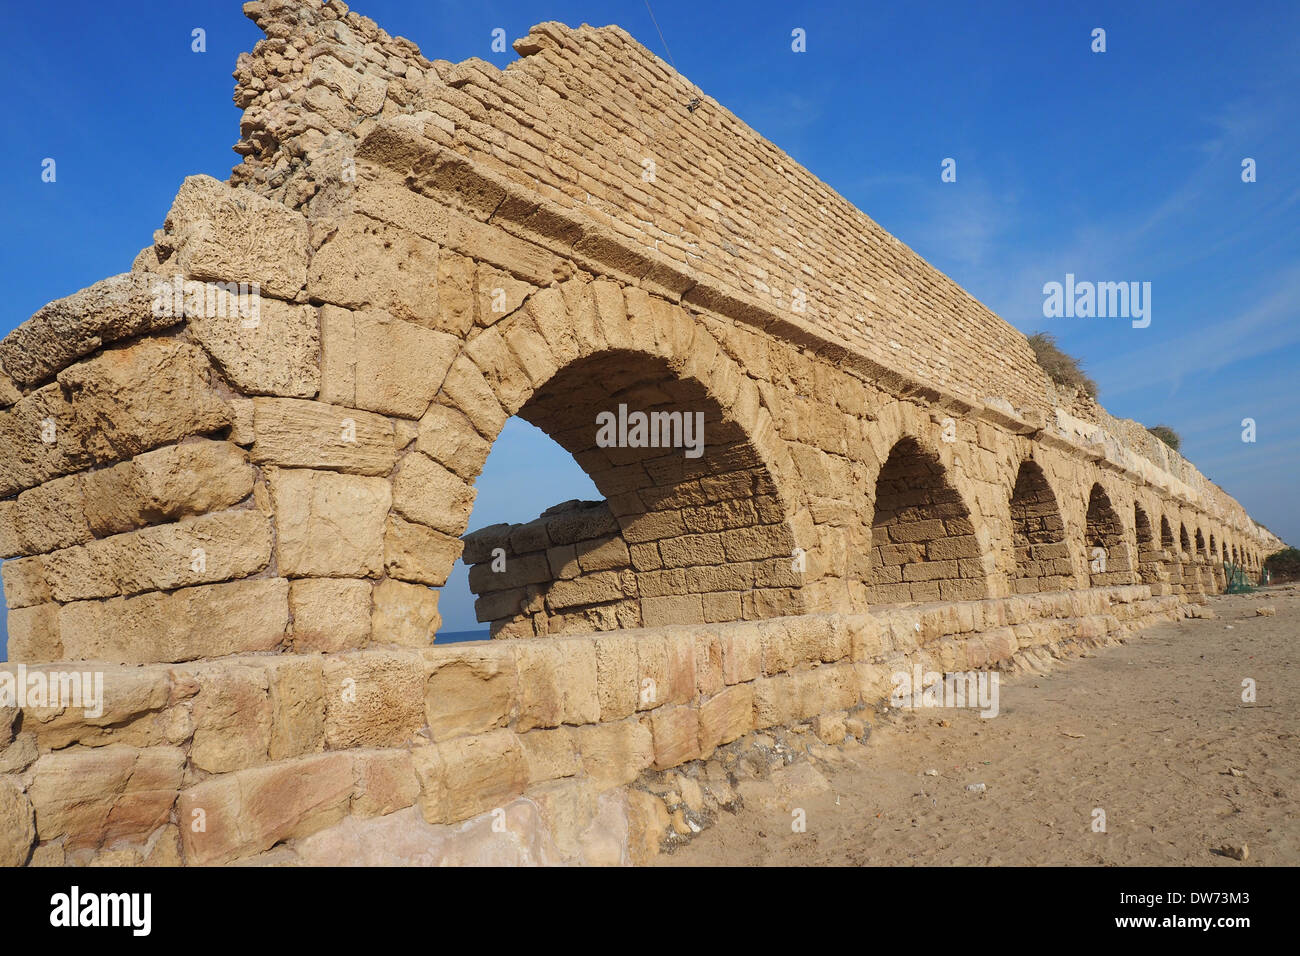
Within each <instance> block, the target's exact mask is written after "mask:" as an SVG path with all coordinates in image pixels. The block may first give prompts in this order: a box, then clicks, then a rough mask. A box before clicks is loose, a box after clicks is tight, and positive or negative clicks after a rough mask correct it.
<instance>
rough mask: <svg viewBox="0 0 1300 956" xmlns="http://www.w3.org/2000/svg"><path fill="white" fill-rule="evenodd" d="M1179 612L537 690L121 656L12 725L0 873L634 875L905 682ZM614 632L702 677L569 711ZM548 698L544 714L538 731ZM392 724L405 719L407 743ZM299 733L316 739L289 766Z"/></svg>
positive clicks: (470, 671)
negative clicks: (81, 707) (493, 871)
mask: <svg viewBox="0 0 1300 956" xmlns="http://www.w3.org/2000/svg"><path fill="white" fill-rule="evenodd" d="M1185 600H1186V599H1185V598H1181V597H1178V596H1175V595H1161V596H1152V595H1151V592H1150V588H1148V587H1146V586H1142V585H1134V586H1127V587H1119V588H1094V589H1089V590H1083V591H1062V592H1052V593H1045V594H1038V595H1029V596H1019V597H1008V598H993V599H987V600H982V601H968V602H960V603H956V604H932V605H913V606H909V607H899V608H879V609H875V610H873V611H871V612H870V613H868V614H861V615H808V616H804V617H795V618H782V619H775V620H773V621H761V622H747V623H743V624H728V625H724V626H713V627H704V628H690V627H673V628H658V629H643V630H637V631H624V632H612V633H610V634H606V635H597V636H593V637H579V638H555V639H552V640H548V641H546V642H545V644H546V645H547V647H548V648H554V649H555V650H554V651H544V652H543V653H547V654H550V653H554V654H556V655H559V656H558V658H557V661H556V662H555V663H557V664H563V665H564V666H563V667H559V668H556V669H552V670H551V671H550V672H548V673H549V677H548V676H547V674H545V673H540V672H539V671H538V668H537V665H536V662H535V661H533V662H532V663H527V662H529V661H531V660H532V659H531V658H530V657H529V656H528V655H529V654H532V653H535V651H532V650H528V651H526V652H523V657H521V658H520V663H519V664H518V666H519V667H522V668H523V670H520V671H517V672H513V673H517V675H518V676H517V679H518V681H519V682H520V683H519V684H518V685H517V686H515V687H513V688H505V687H498V686H496V685H495V684H494V681H497V680H499V679H500V678H499V676H494V675H500V674H501V673H504V672H505V670H506V668H505V666H504V664H503V661H505V660H506V657H502V656H501V655H503V654H505V655H507V657H508V655H509V654H510V653H511V648H512V647H514V645H516V644H519V645H530V646H531V647H534V648H535V647H537V645H536V644H534V643H533V642H531V641H519V642H515V641H499V640H498V641H492V642H487V643H488V646H487V647H485V646H484V644H482V643H480V644H475V645H462V646H452V647H448V648H445V649H436V653H435V651H433V650H428V651H420V652H416V651H405V650H401V649H391V650H387V651H385V650H374V651H369V652H367V653H366V654H365V655H363V656H362V657H361V658H357V657H356V656H355V655H353V656H349V655H315V656H311V655H265V656H261V657H248V656H243V657H239V658H231V659H226V660H218V661H207V662H202V663H200V664H196V665H192V666H191V669H190V670H182V669H180V668H178V667H176V666H172V667H167V666H164V665H159V666H156V667H143V668H129V669H126V671H125V672H124V673H122V674H116V675H112V676H111V677H110V680H109V686H110V687H111V688H113V691H112V693H109V694H107V695H106V697H107V700H108V706H107V707H106V709H105V712H104V713H103V714H101V715H99V716H98V717H97V718H94V719H93V720H92V719H89V718H85V717H81V716H74V715H72V714H71V713H70V712H59V713H53V712H50V711H49V710H44V711H42V710H38V709H36V708H21V709H20V712H14V711H12V710H11V711H8V712H7V713H8V718H7V719H8V720H9V724H7V726H8V727H9V728H10V734H9V743H8V744H7V745H6V746H5V747H3V748H0V768H3V769H2V770H0V787H3V788H4V792H3V794H0V795H3V796H5V797H6V799H5V800H3V801H0V812H2V813H3V815H4V816H5V819H4V821H3V822H4V827H3V828H0V829H3V832H4V841H3V842H4V845H3V846H0V853H3V854H4V857H5V859H4V862H6V863H8V864H9V865H22V864H23V863H30V864H32V865H63V864H71V865H84V864H113V865H159V864H161V865H177V864H194V863H200V864H201V863H222V864H241V865H242V864H252V865H343V864H375V865H435V864H525V865H531V864H537V865H555V864H588V865H591V864H599V865H620V864H637V863H643V862H645V861H646V860H648V859H650V858H651V857H652V856H654V855H655V854H656V853H658V852H660V850H661V848H665V847H667V848H671V847H673V846H675V845H678V844H680V843H682V842H684V841H686V840H689V839H690V838H691V837H692V836H694V834H695V833H697V832H699V831H700V830H702V829H704V828H705V827H707V826H708V825H709V824H710V823H711V822H713V821H714V820H716V818H717V815H718V814H719V813H721V812H725V811H728V810H733V809H735V808H736V807H737V803H736V787H737V784H738V780H739V779H740V778H741V777H743V776H744V774H746V773H751V774H761V773H764V772H767V771H768V770H770V769H771V768H772V767H773V766H776V765H778V764H780V763H789V762H791V761H794V760H795V759H796V758H799V757H801V756H803V754H805V753H807V752H808V750H809V748H810V747H834V746H840V745H844V744H846V743H849V742H852V741H862V740H864V739H866V737H867V736H868V735H869V734H870V727H871V721H872V719H873V717H874V712H875V709H876V708H877V707H879V706H880V705H881V704H882V703H884V702H886V701H887V700H888V697H889V694H890V691H891V675H892V674H894V673H896V672H898V671H900V670H906V671H910V670H911V669H912V667H913V666H914V665H920V666H921V667H922V668H923V669H925V670H936V671H943V672H952V671H961V670H975V669H986V668H996V669H999V670H1003V671H1008V672H1018V671H1029V672H1034V673H1039V672H1042V671H1045V670H1046V669H1048V668H1050V667H1051V666H1052V663H1053V661H1055V660H1058V659H1061V658H1067V657H1072V656H1075V655H1077V654H1079V653H1081V652H1083V651H1085V650H1087V649H1089V648H1094V647H1098V646H1103V645H1107V644H1113V643H1116V642H1118V641H1120V640H1123V639H1124V637H1125V636H1126V635H1128V634H1130V633H1132V632H1134V631H1136V630H1139V629H1141V628H1144V627H1146V626H1148V625H1151V624H1154V623H1158V622H1160V621H1170V620H1175V619H1177V618H1179V617H1182V616H1185V615H1199V614H1203V613H1205V612H1204V610H1203V609H1202V608H1200V607H1196V606H1192V605H1188V604H1186V603H1185ZM696 631H698V632H699V633H696ZM628 641H633V642H635V644H636V648H637V649H638V650H639V651H642V652H644V651H645V650H646V649H647V648H654V649H655V653H657V654H663V655H667V656H668V657H672V656H673V655H674V654H676V653H678V652H675V651H674V650H673V648H674V647H676V648H678V651H680V649H681V648H682V647H691V648H694V649H695V651H694V652H693V653H694V661H693V662H690V666H689V670H690V671H693V674H692V673H681V671H682V668H681V667H676V666H675V665H669V666H666V667H664V668H661V669H660V670H659V671H658V672H657V673H658V674H659V675H660V681H661V683H660V687H659V694H661V695H663V699H660V700H648V699H642V700H641V701H640V705H639V706H642V707H644V708H645V709H642V710H638V711H635V712H633V713H631V714H629V715H625V716H622V717H618V716H617V715H618V714H621V713H622V711H620V710H618V709H617V708H615V709H614V710H613V711H612V712H610V710H609V707H606V708H605V713H603V714H602V712H601V708H599V707H597V708H596V709H595V710H594V711H593V712H591V713H589V714H588V715H587V716H586V717H585V718H584V717H582V716H580V715H578V712H577V711H575V710H574V709H573V708H574V706H575V704H574V700H572V699H570V698H576V697H580V696H581V694H582V688H581V687H580V686H578V685H577V684H569V685H567V686H562V687H559V688H558V689H557V688H556V687H555V686H553V685H554V682H555V681H556V679H557V678H558V676H559V675H561V674H563V673H564V672H566V671H567V670H568V669H570V668H571V667H572V666H573V664H572V661H571V660H569V659H568V655H575V656H577V657H580V656H581V654H582V653H592V654H594V655H595V656H596V658H597V659H598V660H600V659H603V657H604V656H607V655H608V654H609V653H611V652H612V650H613V649H615V648H617V647H620V646H624V644H625V643H626V642H628ZM570 644H571V645H572V646H566V645H570ZM714 652H716V654H715V653H714ZM651 656H652V657H653V655H651ZM746 659H749V660H750V664H749V665H746V664H745V660H746ZM417 661H418V662H423V664H422V666H423V667H424V668H425V670H421V669H420V668H419V667H417V666H415V664H414V662H417ZM430 661H432V664H430ZM362 662H364V664H365V667H364V668H363V667H362V666H361V663H362ZM471 664H473V666H471ZM643 664H644V665H645V667H652V666H653V665H652V664H651V663H649V662H646V661H643ZM475 666H476V667H477V668H478V671H477V672H476V671H475V670H474V667H475ZM683 666H684V665H683ZM313 667H315V668H321V669H323V671H324V672H325V674H326V676H325V677H323V678H322V679H321V682H320V683H313V681H312V674H313ZM429 668H432V669H431V670H429ZM6 669H8V670H9V671H10V672H14V670H15V669H16V665H6ZM367 669H368V670H367ZM642 669H644V668H633V669H632V670H630V671H629V673H628V674H626V675H624V678H622V679H619V680H614V679H613V678H610V677H609V675H608V674H607V673H606V669H605V668H599V669H597V671H596V672H597V680H596V681H595V682H594V683H593V686H592V688H590V692H591V693H592V694H594V695H597V696H600V695H602V694H603V695H604V696H605V697H606V698H608V697H609V695H610V694H611V693H613V692H614V691H616V690H617V689H618V688H619V687H620V686H621V682H622V680H623V679H626V680H632V681H634V682H637V686H644V685H642V684H641V683H640V678H639V674H640V673H641V670H642ZM675 670H676V671H678V672H679V673H677V674H676V676H675V677H674V671H675ZM376 671H377V672H378V677H376V676H375V673H376ZM367 673H369V674H370V675H371V676H369V677H367V676H366V674H367ZM342 675H347V676H346V677H342ZM439 675H441V676H439ZM692 676H693V677H694V678H695V679H694V680H689V679H688V678H690V677H692ZM340 677H342V679H344V680H347V679H349V678H353V679H358V685H357V687H356V688H355V690H356V691H357V692H358V693H359V694H360V696H361V700H362V704H361V709H362V711H363V712H364V713H363V716H362V717H361V719H360V722H358V717H357V715H355V714H352V712H351V711H350V710H346V711H345V712H344V713H343V714H336V713H334V710H335V709H336V708H335V705H333V704H331V703H329V702H328V700H327V701H326V703H325V704H324V709H325V711H326V713H325V717H324V726H323V728H315V730H320V731H321V733H320V736H318V737H317V736H313V733H314V728H313V724H312V721H313V717H312V714H311V709H312V705H313V702H315V703H316V704H317V706H318V707H319V704H320V702H319V700H318V698H319V697H320V696H324V697H326V698H328V697H329V696H330V695H332V694H333V693H334V690H335V689H334V688H333V686H332V685H333V684H334V683H335V682H337V680H338V679H339V678H340ZM602 680H604V683H603V684H602V683H601V681H602ZM539 681H540V684H539V685H538V686H525V685H526V684H534V683H536V682H539ZM547 681H550V682H551V686H550V688H549V691H547V690H545V688H544V687H542V686H541V685H545V684H546V683H547ZM682 681H685V684H682ZM674 685H681V686H674ZM602 688H603V690H602ZM507 689H509V690H510V693H506V692H505V691H506V690H507ZM543 692H544V693H543ZM539 693H542V694H543V696H544V697H545V694H547V693H549V694H550V696H551V697H553V698H555V699H556V700H558V701H559V703H558V704H554V701H552V704H554V706H555V707H558V708H559V709H558V710H556V711H555V712H554V713H553V714H552V715H551V718H550V719H545V710H546V708H545V707H541V708H540V709H539V706H538V703H537V701H538V695H539ZM259 694H261V695H265V697H266V699H267V701H268V704H267V705H266V707H267V709H266V710H265V712H264V713H263V710H262V706H263V705H262V704H261V703H260V700H261V698H260V697H259ZM512 695H518V702H517V703H514V704H510V705H509V706H508V707H507V706H506V705H505V704H504V703H503V701H506V700H509V699H511V698H512ZM408 697H409V698H410V700H409V701H406V698H408ZM480 698H481V699H482V700H483V704H482V707H480V709H479V710H478V711H476V712H468V713H467V708H469V707H471V705H472V704H473V703H474V701H475V700H480ZM494 698H496V699H497V702H496V704H495V705H493V706H497V707H506V709H505V710H504V711H503V714H504V715H505V716H504V717H503V718H502V721H505V725H504V726H495V725H496V724H498V723H500V722H502V721H498V720H496V719H495V718H494V717H493V713H494V711H493V710H492V706H489V703H488V701H490V700H491V699H494ZM547 699H548V700H549V699H550V698H547ZM403 701H406V703H407V704H409V705H411V706H410V707H409V708H408V709H411V711H412V713H411V714H410V715H406V717H405V718H404V717H403V715H402V712H401V708H402V706H403ZM544 702H545V701H544ZM606 703H607V704H608V700H607V701H606ZM656 704H657V705H658V706H652V705H656ZM548 706H551V704H548ZM580 709H581V708H579V710H580ZM453 714H454V715H455V718H456V721H457V723H456V724H455V725H453V724H451V723H448V720H450V716H449V715H453ZM263 716H264V717H265V719H263ZM605 716H608V717H611V718H616V719H610V720H603V719H602V717H605ZM403 719H406V720H407V721H408V723H409V724H410V726H411V727H415V726H416V725H420V726H419V727H418V729H416V730H415V732H414V734H413V736H412V735H410V734H408V733H407V731H408V730H409V728H403V727H402V726H401V722H402V720H403ZM564 720H568V721H571V722H572V724H573V725H568V724H565V723H564V722H563V721H564ZM583 720H585V721H586V723H585V724H584V723H582V721H583ZM394 721H396V723H395V724H394V723H393V722H394ZM476 721H477V724H476V723H475V722H476ZM539 721H540V723H541V726H538V722H539ZM263 725H265V726H263ZM259 727H261V728H262V729H263V730H264V731H265V735H266V740H264V741H261V742H259V738H258V733H259ZM432 728H436V729H432ZM489 728H490V729H489ZM431 734H432V738H433V739H432V740H431V739H430V735H431ZM250 742H251V743H250ZM295 743H297V744H298V749H299V750H300V749H301V747H302V746H304V745H307V746H310V747H314V748H315V750H314V751H313V752H310V753H306V754H302V753H298V754H296V755H293V754H294V751H295ZM268 747H269V749H264V748H268ZM250 755H260V756H258V757H256V759H255V758H254V756H250ZM286 755H290V756H286ZM277 757H278V758H281V759H274V758H277ZM258 760H260V761H261V762H260V763H259V762H257V761H258ZM268 760H269V762H267V761H268ZM250 762H252V763H253V765H252V766H245V764H248V763H250Z"/></svg>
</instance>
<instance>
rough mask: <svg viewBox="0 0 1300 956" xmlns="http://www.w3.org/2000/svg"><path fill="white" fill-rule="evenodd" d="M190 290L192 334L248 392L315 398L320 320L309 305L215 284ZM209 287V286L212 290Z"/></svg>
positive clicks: (188, 312) (188, 309)
mask: <svg viewBox="0 0 1300 956" xmlns="http://www.w3.org/2000/svg"><path fill="white" fill-rule="evenodd" d="M199 289H202V290H204V292H205V293H207V294H206V295H203V297H202V301H200V295H199V294H197V293H198V290H195V291H196V294H195V295H192V296H186V299H185V318H186V324H187V328H188V329H189V333H190V337H191V338H192V339H193V340H194V341H195V342H197V343H198V344H199V345H201V346H203V349H204V351H206V352H207V353H208V355H209V356H211V357H212V360H213V362H214V363H215V364H216V366H217V368H219V369H221V371H222V372H223V373H225V376H226V378H228V379H229V380H230V383H231V384H232V385H234V386H235V387H236V388H238V389H240V390H241V391H243V392H244V393H245V394H246V395H283V396H286V397H291V398H311V397H312V396H313V395H315V394H316V393H317V392H318V391H320V365H319V356H320V320H319V318H318V317H317V314H316V309H315V308H313V307H312V306H308V305H290V304H288V303H287V302H281V301H280V300H278V299H271V298H263V297H262V296H259V295H256V294H254V293H248V294H238V295H235V294H231V292H230V291H228V290H227V289H226V288H221V287H217V286H215V285H211V284H209V285H206V286H199ZM208 290H211V291H210V292H208Z"/></svg>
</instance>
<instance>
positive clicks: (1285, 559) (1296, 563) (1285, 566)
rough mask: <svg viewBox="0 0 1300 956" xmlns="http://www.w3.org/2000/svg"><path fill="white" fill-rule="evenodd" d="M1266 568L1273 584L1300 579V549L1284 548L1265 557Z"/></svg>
mask: <svg viewBox="0 0 1300 956" xmlns="http://www.w3.org/2000/svg"><path fill="white" fill-rule="evenodd" d="M1264 569H1265V570H1266V571H1268V577H1269V581H1270V582H1271V583H1273V584H1278V583H1280V582H1282V581H1296V580H1300V550H1296V549H1295V548H1283V549H1282V550H1281V551H1274V552H1273V553H1272V554H1270V555H1269V556H1268V557H1267V558H1265V559H1264Z"/></svg>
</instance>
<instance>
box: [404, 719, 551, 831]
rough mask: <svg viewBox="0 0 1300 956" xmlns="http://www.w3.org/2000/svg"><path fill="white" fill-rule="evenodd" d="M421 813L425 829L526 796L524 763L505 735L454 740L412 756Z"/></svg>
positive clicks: (520, 752)
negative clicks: (417, 781)
mask: <svg viewBox="0 0 1300 956" xmlns="http://www.w3.org/2000/svg"><path fill="white" fill-rule="evenodd" d="M413 757H414V758H415V772H416V774H417V775H418V776H419V777H420V784H421V788H422V790H421V794H420V810H421V812H422V813H423V814H424V819H425V820H426V821H428V822H429V823H455V822H458V821H460V820H465V819H467V818H469V817H472V816H474V815H475V814H476V813H482V812H484V811H485V810H491V809H493V808H495V807H500V806H502V805H503V804H505V803H506V802H508V801H509V800H510V799H512V798H513V797H516V796H518V795H519V794H521V793H523V792H524V787H526V786H527V785H528V763H527V761H526V760H525V759H524V751H523V748H522V747H521V746H520V745H519V738H518V737H516V736H515V735H514V734H513V733H512V732H510V731H509V730H494V731H492V732H490V733H486V734H478V735H476V736H472V737H456V738H454V739H452V740H448V741H444V742H443V743H440V744H437V745H435V746H432V747H421V748H419V749H417V750H415V751H414V752H413Z"/></svg>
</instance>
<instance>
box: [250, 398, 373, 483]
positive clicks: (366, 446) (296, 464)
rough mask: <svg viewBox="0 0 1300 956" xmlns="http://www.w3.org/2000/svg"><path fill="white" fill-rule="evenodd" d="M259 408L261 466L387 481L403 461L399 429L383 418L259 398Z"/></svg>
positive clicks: (256, 426)
mask: <svg viewBox="0 0 1300 956" xmlns="http://www.w3.org/2000/svg"><path fill="white" fill-rule="evenodd" d="M253 407H254V411H253V436H254V440H253V453H252V457H253V460H254V461H256V462H258V463H259V464H267V465H279V466H281V467H284V468H317V469H336V470H338V471H344V472H350V473H352V474H358V475H386V474H388V472H390V471H392V469H393V463H394V462H396V461H397V449H396V447H394V435H393V423H392V422H390V421H389V420H388V419H387V418H384V417H383V416H381V415H371V414H369V413H367V412H359V411H356V410H355V409H351V408H344V407H341V406H337V405H327V404H325V403H324V402H308V401H302V400H299V399H278V398H259V399H256V400H255V401H254V405H253Z"/></svg>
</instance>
